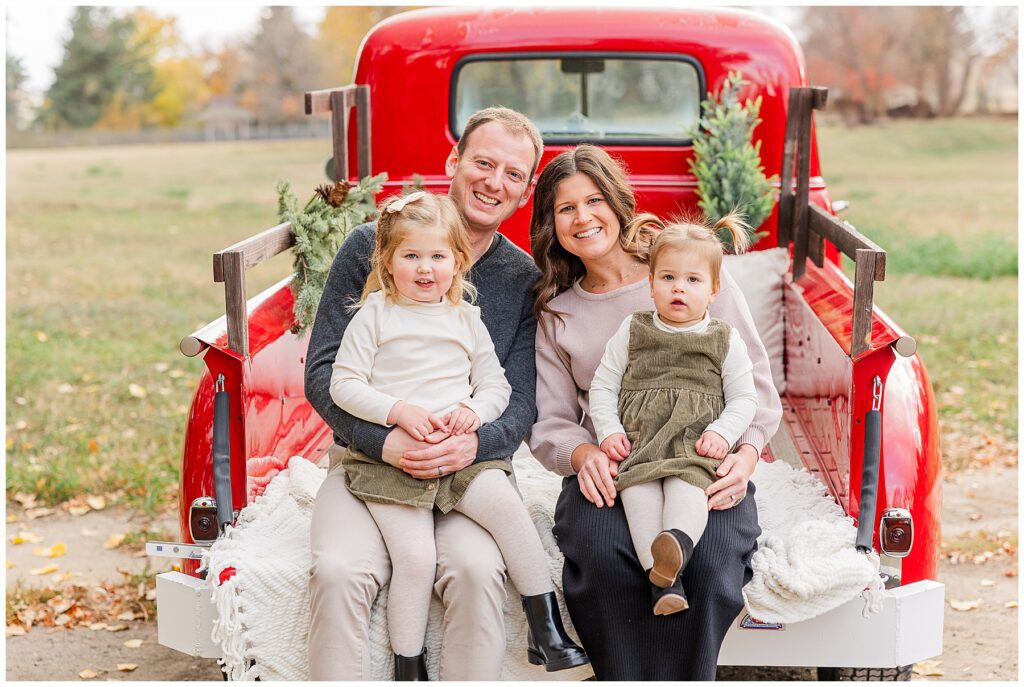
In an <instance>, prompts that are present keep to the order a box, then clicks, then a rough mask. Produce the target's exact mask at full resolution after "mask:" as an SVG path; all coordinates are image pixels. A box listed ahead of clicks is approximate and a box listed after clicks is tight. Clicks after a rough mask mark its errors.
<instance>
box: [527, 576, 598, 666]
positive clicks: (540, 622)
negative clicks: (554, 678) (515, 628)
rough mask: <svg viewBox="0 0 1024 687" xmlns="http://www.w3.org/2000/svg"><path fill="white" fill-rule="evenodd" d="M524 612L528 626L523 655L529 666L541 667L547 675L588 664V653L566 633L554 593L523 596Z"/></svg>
mask: <svg viewBox="0 0 1024 687" xmlns="http://www.w3.org/2000/svg"><path fill="white" fill-rule="evenodd" d="M523 611H525V612H526V623H527V625H528V626H529V632H528V633H527V648H526V652H527V659H528V660H529V661H530V663H532V664H533V665H535V666H539V665H542V666H544V669H545V670H547V671H548V672H549V673H550V672H553V671H555V670H565V669H566V668H574V667H576V666H581V665H583V664H585V663H590V659H589V658H587V652H585V651H584V650H583V649H582V648H580V647H579V646H577V645H576V643H575V642H573V641H572V640H571V639H570V638H569V635H568V634H566V632H565V627H564V626H563V625H562V616H561V614H560V613H559V611H558V600H557V599H556V598H555V593H554V592H548V593H547V594H537V595H535V596H524V597H523Z"/></svg>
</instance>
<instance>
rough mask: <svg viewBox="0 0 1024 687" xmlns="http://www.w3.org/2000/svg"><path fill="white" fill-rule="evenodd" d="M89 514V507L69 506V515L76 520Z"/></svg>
mask: <svg viewBox="0 0 1024 687" xmlns="http://www.w3.org/2000/svg"><path fill="white" fill-rule="evenodd" d="M88 512H89V506H68V513H71V514H72V515H74V516H75V517H76V518H77V517H79V516H81V515H85V514H86V513H88Z"/></svg>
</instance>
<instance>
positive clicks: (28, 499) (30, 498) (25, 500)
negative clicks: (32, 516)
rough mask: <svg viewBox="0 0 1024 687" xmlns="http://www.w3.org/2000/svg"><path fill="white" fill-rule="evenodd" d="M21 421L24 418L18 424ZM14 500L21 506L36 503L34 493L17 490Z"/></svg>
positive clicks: (26, 506) (29, 505) (29, 506)
mask: <svg viewBox="0 0 1024 687" xmlns="http://www.w3.org/2000/svg"><path fill="white" fill-rule="evenodd" d="M23 422H24V420H21V421H20V422H19V424H20V423H23ZM15 427H16V428H18V429H21V428H19V427H18V426H17V425H15ZM14 500H15V501H17V502H18V503H20V504H21V507H22V508H31V507H32V506H34V505H36V495H35V494H28V493H25V492H23V491H19V492H18V493H17V494H15V495H14Z"/></svg>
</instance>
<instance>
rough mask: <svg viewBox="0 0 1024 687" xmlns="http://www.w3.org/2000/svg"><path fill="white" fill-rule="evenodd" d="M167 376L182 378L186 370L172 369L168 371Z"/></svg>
mask: <svg viewBox="0 0 1024 687" xmlns="http://www.w3.org/2000/svg"><path fill="white" fill-rule="evenodd" d="M167 376H168V377H170V378H171V379H180V378H181V377H184V376H185V371H184V370H171V371H170V372H168V373H167Z"/></svg>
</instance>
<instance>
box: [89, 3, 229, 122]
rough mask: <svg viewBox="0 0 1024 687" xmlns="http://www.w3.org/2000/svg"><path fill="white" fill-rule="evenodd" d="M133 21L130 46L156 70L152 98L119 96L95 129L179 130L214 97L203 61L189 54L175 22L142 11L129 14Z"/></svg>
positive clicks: (112, 101)
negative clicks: (150, 128) (151, 128)
mask: <svg viewBox="0 0 1024 687" xmlns="http://www.w3.org/2000/svg"><path fill="white" fill-rule="evenodd" d="M131 19H132V22H133V24H134V28H135V30H134V32H133V34H132V37H131V39H130V40H129V46H130V47H132V48H133V49H134V50H136V54H137V55H139V56H140V57H141V58H142V59H144V60H146V61H147V62H148V63H149V64H150V66H151V68H152V70H153V79H152V84H151V93H150V97H149V98H148V99H146V100H138V99H134V98H131V97H129V95H128V94H125V93H116V94H115V95H114V97H113V99H112V100H111V102H110V104H109V106H108V107H107V109H106V110H105V111H104V113H103V115H102V116H101V118H100V120H99V122H97V124H96V126H97V127H98V128H103V129H138V128H140V127H143V126H161V127H173V126H178V125H180V124H181V123H182V122H183V121H184V120H185V118H186V117H187V116H188V115H189V114H192V113H193V112H195V111H197V110H199V109H200V108H201V107H202V106H203V105H204V104H205V103H206V100H207V99H208V98H209V96H210V89H209V87H208V86H207V84H206V83H205V79H204V74H203V62H202V60H201V59H200V58H198V57H195V56H191V55H189V54H188V50H187V47H186V46H185V44H184V42H183V41H182V39H181V35H180V33H179V32H178V27H177V22H176V19H175V18H174V17H161V16H159V15H157V14H155V13H154V12H152V11H151V10H148V9H146V8H142V7H140V8H136V9H135V10H133V11H132V12H131Z"/></svg>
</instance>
